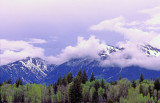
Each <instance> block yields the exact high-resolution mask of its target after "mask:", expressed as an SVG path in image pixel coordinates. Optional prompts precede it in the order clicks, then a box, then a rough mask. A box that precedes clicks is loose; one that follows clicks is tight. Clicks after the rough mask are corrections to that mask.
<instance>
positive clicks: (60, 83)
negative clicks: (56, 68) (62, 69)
mask: <svg viewBox="0 0 160 103" xmlns="http://www.w3.org/2000/svg"><path fill="white" fill-rule="evenodd" d="M57 85H62V78H61V76H60V77H58V81H57Z"/></svg>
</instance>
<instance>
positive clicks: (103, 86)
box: [101, 79, 105, 89]
mask: <svg viewBox="0 0 160 103" xmlns="http://www.w3.org/2000/svg"><path fill="white" fill-rule="evenodd" d="M101 87H102V88H103V89H105V83H104V80H103V79H102V80H101Z"/></svg>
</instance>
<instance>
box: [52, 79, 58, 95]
mask: <svg viewBox="0 0 160 103" xmlns="http://www.w3.org/2000/svg"><path fill="white" fill-rule="evenodd" d="M57 89H58V87H57V83H56V82H55V83H53V90H54V94H56V93H57Z"/></svg>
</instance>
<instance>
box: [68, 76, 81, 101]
mask: <svg viewBox="0 0 160 103" xmlns="http://www.w3.org/2000/svg"><path fill="white" fill-rule="evenodd" d="M80 79H81V77H80V76H79V75H77V76H76V77H75V79H74V81H73V84H72V85H71V86H70V89H69V97H70V98H69V100H70V103H80V102H81V100H82V86H81V80H80Z"/></svg>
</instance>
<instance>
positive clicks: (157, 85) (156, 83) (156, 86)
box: [154, 78, 160, 101]
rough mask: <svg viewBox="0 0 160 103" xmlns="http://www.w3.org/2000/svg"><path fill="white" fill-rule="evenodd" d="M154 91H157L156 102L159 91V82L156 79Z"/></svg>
mask: <svg viewBox="0 0 160 103" xmlns="http://www.w3.org/2000/svg"><path fill="white" fill-rule="evenodd" d="M154 89H156V90H157V101H158V91H159V90H160V82H159V79H158V78H157V79H156V80H155V82H154Z"/></svg>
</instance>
